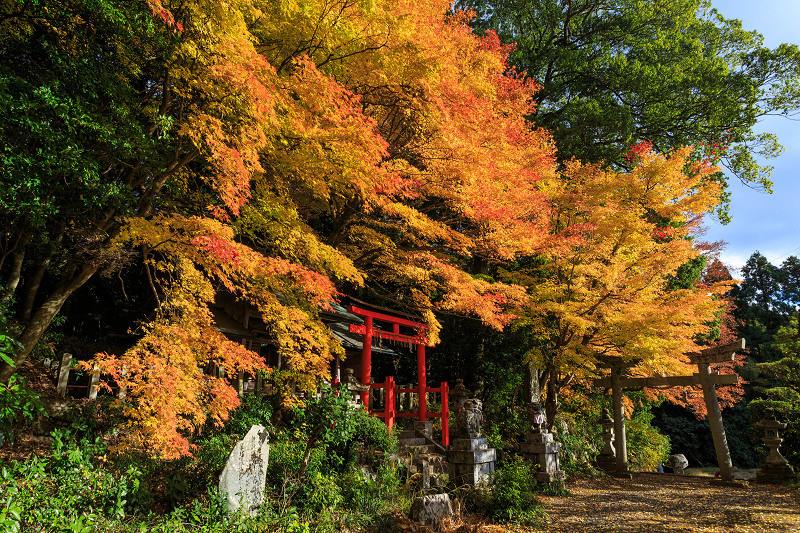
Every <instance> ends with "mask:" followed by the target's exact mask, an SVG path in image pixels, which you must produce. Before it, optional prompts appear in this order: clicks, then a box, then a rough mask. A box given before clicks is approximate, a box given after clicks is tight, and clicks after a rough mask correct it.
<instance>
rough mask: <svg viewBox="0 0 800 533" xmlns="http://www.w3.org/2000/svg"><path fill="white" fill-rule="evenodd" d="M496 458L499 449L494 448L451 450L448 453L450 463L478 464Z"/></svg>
mask: <svg viewBox="0 0 800 533" xmlns="http://www.w3.org/2000/svg"><path fill="white" fill-rule="evenodd" d="M496 460H497V450H495V449H494V448H489V449H486V450H450V451H449V452H448V453H447V461H448V462H449V463H461V464H477V463H488V462H489V461H496Z"/></svg>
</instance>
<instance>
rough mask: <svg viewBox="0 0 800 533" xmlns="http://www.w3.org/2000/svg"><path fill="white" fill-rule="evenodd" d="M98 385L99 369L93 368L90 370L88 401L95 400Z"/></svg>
mask: <svg viewBox="0 0 800 533" xmlns="http://www.w3.org/2000/svg"><path fill="white" fill-rule="evenodd" d="M99 385H100V369H99V368H97V366H96V365H95V367H94V368H93V369H92V372H91V377H90V378H89V399H90V400H95V399H97V387H98V386H99Z"/></svg>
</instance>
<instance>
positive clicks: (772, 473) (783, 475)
mask: <svg viewBox="0 0 800 533" xmlns="http://www.w3.org/2000/svg"><path fill="white" fill-rule="evenodd" d="M794 479H795V473H794V469H793V468H792V466H791V465H790V464H789V463H779V464H770V463H766V464H765V465H764V466H763V467H761V468H759V469H758V472H756V482H757V483H786V482H787V481H793V480H794Z"/></svg>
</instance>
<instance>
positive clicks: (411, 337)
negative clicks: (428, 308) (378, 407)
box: [347, 305, 450, 446]
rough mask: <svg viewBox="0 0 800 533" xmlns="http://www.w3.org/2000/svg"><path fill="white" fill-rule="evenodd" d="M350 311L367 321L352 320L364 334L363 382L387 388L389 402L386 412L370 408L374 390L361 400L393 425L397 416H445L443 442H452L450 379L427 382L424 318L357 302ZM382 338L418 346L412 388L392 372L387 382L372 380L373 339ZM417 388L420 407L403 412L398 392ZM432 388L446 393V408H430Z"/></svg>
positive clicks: (422, 418) (423, 418) (352, 329)
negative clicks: (398, 381)
mask: <svg viewBox="0 0 800 533" xmlns="http://www.w3.org/2000/svg"><path fill="white" fill-rule="evenodd" d="M347 311H348V312H350V313H352V314H354V315H356V316H358V317H360V318H362V319H363V320H364V323H363V324H350V327H349V328H350V332H351V333H357V334H360V335H363V340H362V349H361V384H362V385H366V386H369V387H370V390H374V389H385V397H386V402H385V406H384V410H383V412H373V411H372V410H370V402H369V395H370V390H365V391H363V392H361V403H362V404H364V406H365V407H366V408H367V410H369V411H370V414H372V415H374V416H378V417H380V418H383V419H384V422H385V423H386V425H387V426H389V429H392V427H394V423H395V420H396V418H397V417H411V418H416V419H417V420H419V421H420V422H426V421H427V420H428V418H441V419H442V446H448V445H449V443H450V433H449V427H448V418H449V414H450V412H449V409H448V405H447V396H448V386H447V382H444V381H443V382H442V383H441V386H440V387H436V388H431V387H428V385H427V380H426V372H425V347H426V346H429V345H428V339H427V336H426V334H425V330H426V329H427V326H426V325H425V324H423V323H421V322H414V321H412V320H407V319H405V318H401V317H397V316H392V315H389V314H385V313H379V312H376V311H372V310H369V309H364V308H362V307H358V306H355V305H348V306H347ZM375 322H381V323H384V324H387V325H389V326H391V331H389V330H385V329H381V328H379V327H377V324H375ZM401 327H402V328H404V329H405V330H409V329H410V330H411V331H413V333H412V334H409V333H401V330H400V328H401ZM373 339H382V340H388V341H394V342H399V343H401V344H407V345H409V346H415V347H416V353H417V387H416V388H410V389H399V388H397V386H396V385H395V382H394V378H392V377H391V376H388V377H387V378H386V381H385V382H383V383H372V379H371V367H372V341H373ZM414 392H416V393H417V395H418V398H419V401H418V405H419V407H418V410H417V411H416V412H411V413H400V412H398V411H397V409H396V405H397V395H398V394H401V393H414ZM429 392H440V393H441V396H442V410H441V411H440V412H438V413H437V412H433V413H431V412H429V411H428V401H427V396H428V393H429Z"/></svg>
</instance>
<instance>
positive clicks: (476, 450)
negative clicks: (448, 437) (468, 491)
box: [447, 438, 497, 487]
mask: <svg viewBox="0 0 800 533" xmlns="http://www.w3.org/2000/svg"><path fill="white" fill-rule="evenodd" d="M496 459H497V451H496V450H495V449H494V448H489V441H488V440H487V439H485V438H473V439H469V438H467V439H463V438H462V439H453V441H452V443H451V444H450V450H449V451H448V452H447V463H448V470H449V473H450V481H451V483H453V484H454V485H455V486H457V487H460V486H462V485H472V486H474V487H477V486H480V485H483V484H485V483H486V482H487V481H488V479H489V475H490V474H491V473H492V472H494V463H495V461H496Z"/></svg>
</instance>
